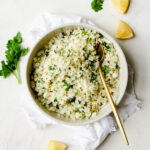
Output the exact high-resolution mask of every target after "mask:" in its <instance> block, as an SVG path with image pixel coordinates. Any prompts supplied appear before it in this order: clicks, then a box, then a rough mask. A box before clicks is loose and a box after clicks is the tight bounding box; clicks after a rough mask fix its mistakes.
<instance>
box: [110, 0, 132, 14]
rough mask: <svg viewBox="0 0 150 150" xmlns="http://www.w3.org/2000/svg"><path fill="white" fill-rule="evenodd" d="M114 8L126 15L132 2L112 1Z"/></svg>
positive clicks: (125, 0)
mask: <svg viewBox="0 0 150 150" xmlns="http://www.w3.org/2000/svg"><path fill="white" fill-rule="evenodd" d="M111 3H112V6H113V7H114V9H115V10H116V11H117V12H119V13H120V14H125V13H126V12H127V9H128V7H129V4H130V0H111Z"/></svg>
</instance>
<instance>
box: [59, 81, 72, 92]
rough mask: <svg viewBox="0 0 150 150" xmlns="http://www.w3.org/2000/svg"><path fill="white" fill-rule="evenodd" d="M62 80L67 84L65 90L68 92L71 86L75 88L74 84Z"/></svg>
mask: <svg viewBox="0 0 150 150" xmlns="http://www.w3.org/2000/svg"><path fill="white" fill-rule="evenodd" d="M62 82H63V83H64V84H65V86H67V87H66V88H65V91H66V92H67V91H69V89H70V88H73V85H69V84H68V83H67V82H66V80H62Z"/></svg>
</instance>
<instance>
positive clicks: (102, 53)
mask: <svg viewBox="0 0 150 150" xmlns="http://www.w3.org/2000/svg"><path fill="white" fill-rule="evenodd" d="M95 48H96V50H97V52H98V53H99V55H100V63H99V68H98V71H99V74H100V77H101V80H102V83H103V85H104V88H105V90H106V94H107V97H108V100H109V102H110V105H111V107H112V111H113V113H114V116H115V119H116V121H117V124H118V126H119V128H120V130H121V133H122V135H123V137H124V139H125V142H126V145H129V142H128V139H127V136H126V133H125V130H124V128H123V125H122V122H121V120H120V116H119V113H118V111H117V108H116V105H115V103H114V100H113V98H112V96H111V94H110V92H109V89H108V87H107V84H106V82H105V79H104V76H103V72H102V69H101V63H102V61H103V58H104V48H103V46H102V44H101V43H100V42H98V43H97V44H96V47H95Z"/></svg>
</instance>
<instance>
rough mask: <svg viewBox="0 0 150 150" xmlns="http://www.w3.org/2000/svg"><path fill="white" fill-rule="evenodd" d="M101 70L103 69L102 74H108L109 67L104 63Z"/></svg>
mask: <svg viewBox="0 0 150 150" xmlns="http://www.w3.org/2000/svg"><path fill="white" fill-rule="evenodd" d="M102 70H103V71H104V74H108V73H109V68H108V66H106V65H104V67H103V68H102Z"/></svg>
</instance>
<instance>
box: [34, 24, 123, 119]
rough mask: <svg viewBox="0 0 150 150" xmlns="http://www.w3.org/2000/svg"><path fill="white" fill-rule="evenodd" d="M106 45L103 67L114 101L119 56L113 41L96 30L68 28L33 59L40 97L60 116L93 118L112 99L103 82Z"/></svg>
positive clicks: (37, 93)
mask: <svg viewBox="0 0 150 150" xmlns="http://www.w3.org/2000/svg"><path fill="white" fill-rule="evenodd" d="M99 42H100V43H101V44H102V45H103V47H104V61H103V63H102V70H103V73H104V76H105V79H106V82H107V85H108V87H109V90H110V92H111V94H112V97H113V98H114V100H116V99H117V93H118V90H119V74H120V66H119V58H118V54H117V51H116V50H115V48H114V46H113V43H112V42H110V41H109V40H107V39H106V38H105V37H104V36H103V35H102V34H101V33H98V32H97V31H95V30H90V29H87V28H82V27H78V28H75V29H66V30H64V31H63V32H60V33H58V34H57V35H55V36H54V37H52V39H51V40H50V41H49V43H48V44H47V45H46V46H45V48H44V49H43V50H40V51H38V52H37V54H36V56H35V57H34V58H33V63H32V64H33V67H32V74H31V87H32V89H33V90H34V92H35V93H36V96H37V100H38V101H39V102H40V103H41V104H42V105H43V106H44V107H46V109H47V110H49V111H54V112H56V113H57V114H58V116H59V117H64V118H67V119H71V120H81V119H90V118H91V117H94V116H95V115H97V114H98V112H99V111H100V109H101V108H102V107H103V106H104V105H105V104H106V103H107V102H108V99H107V96H106V93H105V89H104V87H103V84H102V82H101V79H100V76H99V73H98V65H99V54H98V53H97V51H96V48H97V43H99Z"/></svg>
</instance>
